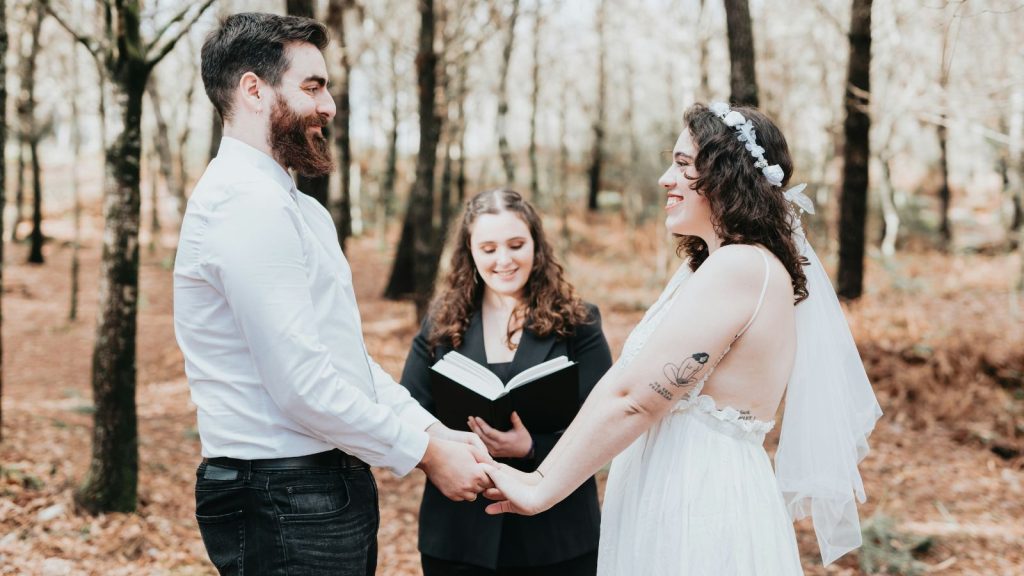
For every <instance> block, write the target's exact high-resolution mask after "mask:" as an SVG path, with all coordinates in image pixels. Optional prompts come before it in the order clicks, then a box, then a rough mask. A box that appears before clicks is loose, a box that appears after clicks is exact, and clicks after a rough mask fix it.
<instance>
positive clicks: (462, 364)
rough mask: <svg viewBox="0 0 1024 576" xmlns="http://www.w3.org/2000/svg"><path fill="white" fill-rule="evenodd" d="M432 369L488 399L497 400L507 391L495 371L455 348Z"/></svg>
mask: <svg viewBox="0 0 1024 576" xmlns="http://www.w3.org/2000/svg"><path fill="white" fill-rule="evenodd" d="M431 369H432V370H434V371H435V372H437V373H438V374H441V375H443V376H447V377H448V378H451V379H452V380H454V381H456V382H458V383H459V384H462V385H463V386H465V387H466V388H468V389H470V390H472V391H473V392H476V393H477V394H479V395H481V396H483V397H484V398H487V399H488V400H495V399H497V398H500V397H501V396H504V395H505V393H506V390H505V387H504V386H502V384H501V380H500V379H499V378H498V377H497V376H495V375H494V373H493V372H491V371H490V370H488V369H487V368H486V367H484V366H481V365H480V364H478V363H476V362H474V361H473V360H470V359H469V358H467V357H466V356H463V355H462V354H459V353H458V352H456V351H454V350H452V351H451V352H449V353H447V354H445V355H444V358H441V359H440V360H438V361H437V363H435V364H434V365H433V366H432V367H431Z"/></svg>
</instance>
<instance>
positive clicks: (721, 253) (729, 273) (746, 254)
mask: <svg viewBox="0 0 1024 576" xmlns="http://www.w3.org/2000/svg"><path fill="white" fill-rule="evenodd" d="M761 251H762V249H761V248H758V247H756V246H751V245H749V244H730V245H728V246H722V247H721V248H719V249H717V250H715V251H714V253H712V254H711V256H708V259H707V260H705V261H704V262H703V263H702V264H701V265H700V267H699V268H698V269H697V271H696V272H695V273H694V279H695V280H697V279H698V278H699V279H700V280H699V282H700V283H702V284H705V285H706V286H708V287H716V288H728V289H730V290H737V291H740V292H746V291H747V290H754V291H759V290H760V289H761V283H762V282H763V281H764V273H765V266H764V258H763V256H762V254H761Z"/></svg>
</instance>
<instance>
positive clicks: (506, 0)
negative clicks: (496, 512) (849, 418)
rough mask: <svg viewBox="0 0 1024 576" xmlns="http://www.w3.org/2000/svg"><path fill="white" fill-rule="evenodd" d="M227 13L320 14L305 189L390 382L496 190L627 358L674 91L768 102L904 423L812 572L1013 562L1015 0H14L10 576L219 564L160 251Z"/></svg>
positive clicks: (392, 482) (387, 510)
mask: <svg viewBox="0 0 1024 576" xmlns="http://www.w3.org/2000/svg"><path fill="white" fill-rule="evenodd" d="M238 11H268V12H276V13H292V14H300V15H309V16H313V17H316V18H318V19H320V20H322V21H324V22H325V23H326V24H327V25H328V27H329V28H330V30H331V34H332V37H333V43H332V46H331V47H330V48H329V49H328V50H327V53H326V57H327V62H328V66H329V68H330V70H331V75H332V94H333V96H334V98H335V100H336V103H337V104H338V110H339V114H338V116H337V118H336V119H335V121H334V123H333V124H332V126H331V137H332V139H333V140H334V143H335V152H336V158H337V159H338V164H339V169H338V170H337V171H336V172H335V173H334V174H332V175H330V176H329V177H328V178H325V179H318V180H313V181H309V180H300V182H299V186H300V188H301V189H302V190H303V191H304V192H306V193H308V194H310V195H311V196H314V197H316V198H317V199H318V200H320V201H321V202H323V203H324V204H325V205H326V206H327V207H328V208H329V209H330V210H331V212H332V214H333V216H334V218H335V221H336V224H337V228H338V237H339V242H341V243H342V245H343V246H344V248H345V252H346V255H347V256H348V258H349V260H350V261H351V263H352V268H353V274H354V281H355V286H356V291H357V294H358V297H359V302H360V310H361V313H362V316H363V318H364V329H365V332H366V339H367V344H368V347H369V349H370V352H371V354H373V355H374V357H375V358H376V359H378V360H379V361H380V362H381V363H382V365H383V366H384V367H385V368H386V369H387V370H388V371H389V372H390V373H391V374H393V375H396V376H397V375H398V374H399V372H400V370H401V366H402V364H403V362H404V358H405V355H406V353H407V351H408V346H409V343H410V341H411V338H412V336H413V334H414V333H415V329H416V326H417V325H418V318H419V317H420V316H421V314H422V312H423V310H424V309H425V306H426V305H427V304H428V303H429V299H430V294H431V292H432V288H433V285H434V282H435V280H436V278H437V276H438V274H439V273H442V274H443V269H444V261H445V255H444V253H443V250H442V248H443V246H444V239H445V238H446V235H447V232H448V228H449V223H450V222H451V220H452V218H453V217H454V216H455V215H457V213H458V210H459V209H460V206H461V202H462V200H463V199H464V198H466V197H467V196H469V195H472V194H474V193H475V192H477V191H480V190H484V189H488V188H493V187H498V186H510V187H513V188H515V189H518V190H520V191H521V192H523V193H524V194H525V195H526V196H527V197H528V198H530V199H531V200H532V201H533V202H534V203H535V204H536V205H537V206H538V207H539V208H540V209H541V211H542V212H543V214H544V215H545V226H546V229H547V232H548V235H549V237H550V238H552V239H553V241H555V242H556V243H557V245H558V249H559V254H560V257H561V259H562V261H563V263H564V264H565V265H566V266H567V268H568V271H569V277H570V279H571V280H572V281H573V282H574V284H575V285H576V286H577V287H578V288H579V290H580V292H581V293H582V295H583V296H584V297H585V298H586V299H587V300H590V301H592V302H595V303H596V304H598V305H599V306H600V307H601V309H602V311H603V313H604V318H605V330H606V333H607V335H608V337H609V340H610V343H611V345H612V350H613V355H615V356H617V354H618V352H619V350H620V349H621V346H622V343H623V341H624V340H625V337H626V335H627V334H628V332H629V330H630V328H631V327H632V326H633V325H635V324H636V322H637V321H638V320H639V318H640V317H641V316H642V314H643V310H644V309H645V308H646V306H648V305H649V304H650V303H651V302H653V300H654V299H655V298H656V296H657V294H658V293H659V291H660V289H661V287H662V286H663V284H664V282H665V281H666V279H667V278H668V276H669V275H670V274H671V272H672V271H673V270H674V269H675V267H676V266H678V265H679V260H678V259H677V258H676V256H675V254H674V252H673V244H672V241H671V239H670V238H669V236H668V235H667V233H666V231H665V230H664V224H663V222H662V219H663V218H662V216H661V214H662V209H661V206H662V205H663V204H664V198H663V194H662V192H661V190H660V189H659V187H658V186H657V185H656V179H657V177H658V176H659V175H660V173H661V171H662V170H663V169H664V167H665V165H667V163H668V161H669V158H668V156H667V155H666V154H665V153H664V151H665V150H668V149H670V148H671V146H672V144H673V142H674V141H675V137H676V135H677V134H678V132H679V131H680V129H681V116H682V111H683V110H684V109H685V108H686V106H688V105H689V104H690V103H692V102H694V101H708V100H730V101H733V102H740V103H752V104H756V105H758V106H760V107H761V108H762V109H763V110H764V111H765V112H767V113H768V114H769V115H770V116H772V117H773V118H775V119H776V120H777V121H778V123H779V124H780V126H781V127H782V129H783V131H784V132H785V133H786V134H787V137H788V139H789V145H790V149H791V151H792V153H793V156H794V160H795V162H796V166H797V170H796V174H795V176H794V179H793V181H794V182H807V183H808V190H807V191H808V193H809V194H810V196H811V197H812V199H813V200H814V201H815V204H816V206H817V214H816V215H814V216H811V217H809V218H807V219H806V226H807V228H808V231H809V234H810V236H811V239H812V241H813V242H814V243H815V246H816V248H817V250H818V252H819V254H821V255H822V256H823V259H824V260H825V261H826V264H827V266H828V267H829V268H830V271H831V272H832V273H833V278H834V279H835V282H836V286H837V290H838V291H839V293H840V295H841V296H842V298H843V300H844V303H845V304H844V305H845V307H846V312H847V317H848V319H849V321H850V324H851V327H852V329H853V332H854V335H855V337H856V340H857V343H858V346H859V348H860V350H861V354H862V356H863V358H864V362H865V365H866V367H867V370H868V374H869V376H870V377H871V380H872V383H873V385H874V387H875V390H876V393H877V394H878V397H879V401H880V403H881V404H882V408H883V410H884V411H885V416H884V417H883V419H882V420H881V421H880V422H879V424H878V427H877V429H876V431H875V433H874V435H873V436H872V442H871V444H872V452H871V454H870V455H869V456H868V457H867V459H866V460H865V461H864V462H863V463H862V465H861V471H862V474H863V476H864V481H865V484H866V487H867V492H868V495H869V500H868V502H867V503H866V504H865V505H863V506H862V507H861V518H862V522H863V527H864V535H865V546H864V547H863V548H862V549H861V550H860V551H858V552H856V553H853V554H850V555H848V556H846V557H844V558H843V559H842V560H840V561H839V562H838V563H836V564H835V565H833V566H829V567H828V568H824V567H822V566H821V563H820V559H818V557H817V552H816V544H815V541H814V535H813V530H812V529H811V527H810V525H809V524H808V523H807V522H798V524H797V531H798V536H799V540H800V547H801V553H802V555H803V558H804V565H805V568H806V570H807V572H808V573H809V574H860V573H865V574H924V573H929V574H931V573H935V574H978V575H1011V574H1014V575H1016V574H1021V573H1024V553H1022V552H1021V550H1022V547H1021V542H1022V541H1024V486H1022V483H1024V453H1022V450H1024V311H1022V302H1021V298H1022V295H1024V257H1022V252H1024V215H1022V207H1024V152H1022V151H1024V39H1022V37H1021V35H1020V32H1019V30H1021V29H1024V2H1020V1H1019V0H989V1H987V2H986V1H976V0H957V1H947V0H888V1H883V2H877V3H874V5H872V2H871V1H870V0H771V1H768V0H751V1H749V2H748V1H747V0H723V1H722V2H719V1H718V0H461V1H460V0H320V1H319V2H317V1H313V0H287V1H285V0H252V1H242V0H204V1H202V2H188V1H181V0H159V1H158V0H147V1H142V0H95V1H88V0H0V22H2V24H3V25H2V27H0V28H2V30H0V53H2V54H3V58H0V63H2V64H3V66H2V68H3V69H2V70H0V77H2V78H3V88H4V89H3V90H2V91H0V112H2V114H0V116H2V117H0V149H2V150H3V151H4V154H3V159H4V161H3V162H0V207H2V209H0V216H2V217H0V255H2V259H0V273H2V275H0V297H2V306H0V311H2V315H0V344H2V354H0V358H2V364H0V407H2V410H0V434H2V440H0V574H104V575H106V574H140V573H142V574H213V573H214V572H213V569H212V567H211V565H210V564H209V562H208V560H207V559H206V557H205V552H204V550H203V547H202V542H201V540H200V538H199V532H198V529H197V527H196V525H195V520H194V517H193V514H194V501H193V497H192V486H193V482H194V470H195V466H196V465H197V464H198V460H199V442H198V436H197V432H196V428H195V411H194V407H193V406H192V405H191V404H190V401H189V395H188V385H187V382H186V380H185V378H184V374H183V362H182V358H181V354H180V352H179V350H178V348H177V345H176V343H175V341H174V335H173V326H172V321H171V304H172V303H171V273H170V271H171V268H172V266H173V261H174V252H175V247H176V244H177V230H178V224H179V222H180V218H181V214H182V212H183V210H184V206H185V202H186V201H187V197H188V194H189V190H190V188H191V186H192V185H193V184H194V182H195V181H196V180H197V179H198V177H199V176H200V175H201V174H202V171H203V169H204V167H205V165H206V163H207V162H208V161H209V159H210V157H211V156H213V155H215V153H216V147H217V143H218V142H219V137H220V136H219V127H220V122H219V119H218V118H217V117H216V115H215V114H214V113H213V110H212V107H211V106H210V104H209V102H208V100H207V99H206V97H205V95H204V93H203V90H202V85H201V82H200V80H199V75H198V61H199V48H200V46H201V44H202V40H203V38H204V37H205V34H207V33H208V32H209V31H210V30H211V29H213V28H214V27H215V26H216V22H217V20H218V18H223V17H224V16H226V15H228V14H231V13H234V12H238ZM775 442H776V438H774V437H772V438H769V441H768V446H769V448H770V449H773V448H774V445H775ZM603 478H604V474H603V473H602V474H601V475H599V480H601V481H602V482H603ZM378 479H379V482H380V485H381V507H382V511H381V514H382V517H381V522H382V523H381V532H380V544H381V552H380V568H379V570H378V572H379V573H381V574H388V575H391V574H419V566H418V554H417V552H416V515H417V513H418V512H417V510H418V503H419V497H420V495H421V493H422V488H423V482H424V479H423V476H422V475H421V474H420V473H419V472H414V473H412V474H410V475H409V476H407V477H405V478H395V477H393V476H392V475H390V474H388V473H387V472H385V471H378Z"/></svg>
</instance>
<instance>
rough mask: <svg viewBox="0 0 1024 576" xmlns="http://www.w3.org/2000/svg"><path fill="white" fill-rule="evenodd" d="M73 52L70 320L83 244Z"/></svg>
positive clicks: (75, 305) (74, 311)
mask: <svg viewBox="0 0 1024 576" xmlns="http://www.w3.org/2000/svg"><path fill="white" fill-rule="evenodd" d="M71 49H72V51H73V52H72V54H71V70H70V71H69V72H70V74H71V81H72V87H71V96H70V97H69V98H68V102H69V103H70V105H71V197H72V200H73V201H74V212H73V215H74V226H75V231H74V239H73V240H72V241H71V294H70V295H69V296H70V300H71V302H70V306H69V307H68V321H69V322H74V321H75V320H77V319H78V291H79V290H78V279H79V276H80V270H79V269H80V265H79V251H80V249H81V246H82V196H81V190H79V185H78V165H79V154H80V153H81V150H82V130H81V127H80V126H79V118H78V99H77V98H76V97H75V96H76V95H77V94H78V90H79V82H78V46H72V47H71Z"/></svg>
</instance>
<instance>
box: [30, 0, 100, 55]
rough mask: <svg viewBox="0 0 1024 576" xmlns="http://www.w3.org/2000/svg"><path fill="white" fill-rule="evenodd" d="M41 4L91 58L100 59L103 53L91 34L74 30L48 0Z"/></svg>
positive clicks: (43, 0)
mask: <svg viewBox="0 0 1024 576" xmlns="http://www.w3.org/2000/svg"><path fill="white" fill-rule="evenodd" d="M42 4H43V8H45V9H46V13H47V14H49V15H50V16H52V17H53V19H54V20H56V21H57V23H58V24H60V26H61V28H63V29H65V30H67V32H68V34H71V36H72V37H73V38H74V39H75V41H76V42H78V43H79V44H81V45H82V46H85V49H86V50H88V51H89V54H92V57H93V58H95V59H96V60H97V61H102V59H103V56H104V55H103V54H101V53H100V49H101V46H100V43H99V42H97V41H96V40H95V39H94V38H93V37H92V36H89V35H87V34H82V33H81V32H78V31H77V30H75V29H74V28H73V27H72V26H71V25H70V24H68V23H67V22H66V21H65V20H64V18H62V17H61V15H60V14H58V13H57V11H56V10H54V9H53V5H52V4H50V0H42Z"/></svg>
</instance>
